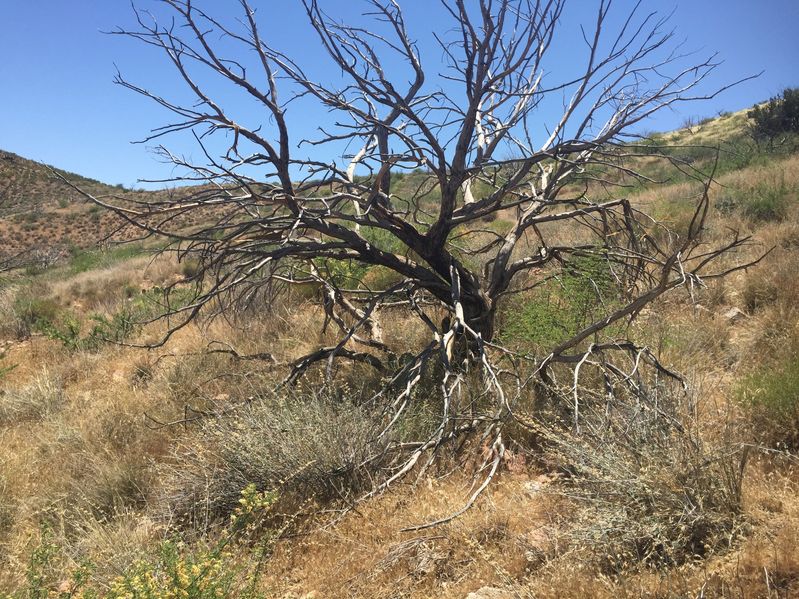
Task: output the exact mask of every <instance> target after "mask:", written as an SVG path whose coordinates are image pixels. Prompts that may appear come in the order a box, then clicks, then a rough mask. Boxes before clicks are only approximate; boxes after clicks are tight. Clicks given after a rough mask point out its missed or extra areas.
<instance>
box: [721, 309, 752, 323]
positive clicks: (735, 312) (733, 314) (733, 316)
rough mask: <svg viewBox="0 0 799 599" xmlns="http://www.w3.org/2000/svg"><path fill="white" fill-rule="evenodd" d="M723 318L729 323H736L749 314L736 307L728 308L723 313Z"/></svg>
mask: <svg viewBox="0 0 799 599" xmlns="http://www.w3.org/2000/svg"><path fill="white" fill-rule="evenodd" d="M724 318H726V319H727V320H729V321H730V322H731V323H736V322H738V321H740V320H743V319H745V318H749V315H748V314H747V313H746V312H744V311H743V310H739V309H738V308H730V309H729V310H727V311H726V312H725V313H724Z"/></svg>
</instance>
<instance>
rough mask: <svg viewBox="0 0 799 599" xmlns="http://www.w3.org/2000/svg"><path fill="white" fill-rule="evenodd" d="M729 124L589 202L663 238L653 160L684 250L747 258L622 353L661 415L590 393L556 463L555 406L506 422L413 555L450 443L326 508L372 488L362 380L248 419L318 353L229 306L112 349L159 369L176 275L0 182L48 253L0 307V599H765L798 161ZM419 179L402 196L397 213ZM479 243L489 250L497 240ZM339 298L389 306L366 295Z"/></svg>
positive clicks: (763, 133) (12, 215) (286, 330)
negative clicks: (411, 472) (641, 213)
mask: <svg viewBox="0 0 799 599" xmlns="http://www.w3.org/2000/svg"><path fill="white" fill-rule="evenodd" d="M760 110H766V109H760ZM758 115H762V112H758V111H755V112H754V113H753V114H749V112H748V111H743V112H740V113H735V114H726V115H722V116H719V117H718V118H713V119H708V120H705V121H701V122H694V121H690V122H687V123H686V125H687V126H686V128H684V129H681V130H679V131H675V132H672V133H665V134H652V135H649V136H647V137H645V138H643V139H641V140H639V141H637V142H636V143H635V146H636V147H639V148H640V149H641V151H640V152H638V154H640V156H638V157H636V158H634V160H636V161H637V163H636V165H635V166H636V170H638V171H641V172H645V173H646V174H647V176H648V178H649V179H650V181H649V182H642V180H641V179H640V178H636V179H632V178H631V179H630V181H624V180H618V181H615V183H619V184H626V185H627V187H626V188H617V187H616V188H613V193H619V192H620V189H621V192H622V193H628V194H629V197H630V199H631V200H632V202H633V204H634V205H635V206H637V207H642V208H645V211H646V212H647V213H649V214H653V215H656V216H658V217H659V219H660V220H661V221H662V222H665V223H667V224H669V225H670V226H671V228H672V229H674V231H676V232H677V233H680V232H684V231H685V230H686V229H687V228H688V227H689V226H690V221H691V217H692V214H693V209H694V204H695V202H694V200H695V198H696V197H697V196H698V195H701V193H702V186H701V184H700V183H698V182H697V181H696V180H695V179H693V178H691V177H688V176H687V175H686V176H685V177H682V176H680V175H679V173H678V174H676V175H675V174H667V173H666V172H660V171H658V170H657V166H656V164H655V163H654V161H652V162H651V163H650V161H649V159H648V158H647V156H646V149H647V147H650V146H654V145H658V146H663V144H667V149H666V151H667V152H669V153H670V154H671V155H672V156H673V157H674V158H675V160H676V161H678V163H679V164H682V165H686V167H688V166H690V168H691V169H697V170H699V171H707V172H710V171H712V170H714V172H715V182H714V183H713V184H712V185H711V187H710V199H711V215H710V217H709V219H708V230H707V231H706V233H705V235H706V236H707V238H708V239H709V240H711V241H718V242H722V241H723V240H725V239H728V233H729V231H730V230H735V231H739V232H740V234H741V235H752V238H753V241H754V242H755V243H753V244H751V245H749V246H747V247H746V248H744V249H743V250H741V251H740V252H739V253H737V254H736V255H731V256H729V257H728V258H726V259H727V260H728V261H729V266H732V265H733V264H735V263H738V262H754V261H757V260H758V259H759V258H761V257H762V259H761V260H760V261H759V262H758V263H757V264H755V265H754V266H752V267H750V268H748V269H746V270H740V271H736V272H734V273H733V274H732V275H730V276H728V277H726V278H724V279H721V280H718V281H712V282H710V283H709V284H708V285H707V286H705V287H702V286H700V285H695V286H689V288H688V289H687V290H686V292H685V293H676V294H672V295H668V296H664V298H662V299H659V300H658V301H657V302H656V303H655V304H653V305H650V306H649V307H647V308H646V309H645V310H644V311H643V312H642V313H641V314H640V315H639V316H638V318H637V319H636V320H635V321H634V323H633V324H632V325H631V327H632V330H631V331H630V334H631V336H632V337H633V338H634V339H635V340H636V341H637V342H638V343H640V344H641V345H642V346H646V347H647V348H649V349H650V350H651V352H652V354H653V355H654V356H656V357H657V359H658V361H659V363H660V364H662V365H663V366H664V367H665V368H666V369H668V370H671V371H675V372H680V373H682V374H683V375H684V378H685V381H686V382H687V390H686V389H683V388H682V387H681V386H680V385H678V384H674V383H669V382H667V381H665V380H663V381H659V382H658V383H657V384H654V385H653V386H652V387H651V388H641V389H640V390H639V392H640V397H639V399H640V401H639V402H638V403H637V404H636V403H633V404H631V405H633V406H634V407H633V408H630V407H629V406H627V407H625V408H624V410H625V411H624V412H622V411H621V408H618V407H617V406H614V405H611V404H610V402H607V403H606V402H605V401H604V399H603V397H604V395H603V380H601V378H599V377H597V380H596V381H595V389H596V392H595V396H592V397H581V398H580V402H581V405H583V406H584V408H583V409H584V410H585V413H584V414H583V416H582V417H583V420H582V423H583V424H582V427H583V428H582V432H581V434H579V435H578V434H575V433H574V432H573V431H572V429H571V423H570V422H566V423H564V422H563V421H564V420H567V419H568V418H570V412H569V409H570V406H567V408H568V409H567V408H564V407H563V406H560V405H558V404H556V403H553V402H552V401H551V398H548V397H547V396H546V395H545V394H543V393H542V394H536V395H531V397H530V398H529V406H527V412H526V414H529V415H531V419H534V420H535V423H534V424H532V423H531V426H530V427H524V426H519V427H518V429H517V430H512V431H509V433H508V434H509V436H510V437H511V438H510V439H509V440H508V441H507V446H508V450H507V451H506V452H505V454H504V457H503V461H502V464H501V467H500V472H499V475H498V477H497V478H496V480H495V481H494V482H493V483H492V484H491V486H490V487H489V488H488V489H487V490H486V492H485V493H484V495H483V496H482V497H481V498H480V499H479V501H478V502H477V503H476V504H475V505H474V506H473V507H472V508H471V509H470V510H468V511H467V512H466V513H464V514H463V515H462V516H461V517H459V518H456V519H455V520H453V521H452V522H449V523H447V524H443V525H440V526H437V527H433V528H430V529H424V530H408V528H411V529H412V528H413V527H414V526H415V525H419V524H424V523H427V522H430V521H431V520H435V519H436V518H440V517H443V516H446V515H448V514H449V513H451V512H452V511H453V509H456V508H457V507H459V506H461V505H463V503H464V501H465V500H466V498H468V497H469V495H470V494H471V493H472V492H473V490H474V489H473V487H474V485H475V481H476V480H479V478H478V477H477V474H478V473H476V472H475V470H476V469H477V468H479V466H480V460H479V456H480V451H481V448H480V447H479V443H480V440H479V439H477V440H473V441H470V442H471V443H474V444H477V447H470V448H469V451H465V450H464V448H463V447H455V446H453V447H447V448H445V452H446V455H445V459H443V460H441V461H440V462H438V463H436V464H435V465H433V466H431V467H429V468H426V467H423V466H424V464H423V463H422V462H420V463H419V464H418V477H417V478H413V477H412V478H410V479H406V480H405V481H404V482H403V483H402V484H398V485H396V486H393V487H391V488H390V489H388V490H387V491H385V492H383V493H381V494H378V495H376V496H374V497H371V498H369V499H367V500H365V501H361V502H358V503H357V504H356V503H354V501H355V500H356V499H359V498H361V497H362V496H363V494H364V493H365V492H367V491H368V490H369V489H370V488H372V486H373V484H374V481H375V480H380V477H381V466H383V465H381V464H375V463H374V462H370V461H369V458H370V456H372V455H374V454H375V453H379V449H380V448H379V447H377V446H376V445H375V444H376V443H377V441H376V438H378V435H376V434H375V432H376V431H377V430H378V429H379V427H380V426H381V420H380V417H379V414H375V413H374V412H373V411H372V410H370V409H369V407H368V406H367V404H366V403H365V402H364V401H363V400H364V399H365V397H366V396H367V394H368V392H369V379H370V377H371V376H372V375H371V374H370V371H369V370H368V369H367V368H366V367H365V366H364V367H361V365H357V364H356V365H353V366H351V367H349V369H348V370H344V372H343V373H342V375H341V378H342V380H341V383H340V385H339V386H338V387H337V389H338V392H337V393H331V392H324V393H321V392H319V391H318V388H317V386H316V385H314V384H313V383H314V381H313V380H309V378H311V377H307V378H306V379H302V380H300V382H299V384H297V385H294V386H284V387H281V388H279V389H278V390H277V391H275V384H276V383H277V382H278V381H279V380H280V379H279V374H278V373H277V368H276V365H278V364H290V363H291V361H292V360H294V359H296V358H297V357H299V356H302V355H304V354H306V353H307V352H308V351H310V350H312V349H313V348H314V347H316V346H317V345H318V344H319V343H320V342H322V343H323V342H325V341H326V340H327V342H333V341H334V340H335V337H334V335H333V332H331V331H327V332H323V333H321V338H317V333H316V331H318V330H323V329H321V327H320V326H319V325H320V324H321V323H322V322H323V321H324V320H325V312H324V310H323V308H322V306H321V302H320V298H319V293H318V291H319V290H318V289H316V288H314V287H313V286H309V287H308V288H307V289H300V290H297V291H294V292H292V293H291V294H290V295H287V296H286V295H284V296H281V297H280V298H279V299H277V300H275V299H273V298H271V297H268V296H259V297H256V298H251V301H250V302H248V303H247V304H246V305H242V306H240V308H239V309H238V310H237V311H235V313H233V314H228V315H227V317H225V318H215V319H211V318H206V319H199V320H197V321H195V322H193V323H192V324H190V325H189V326H186V327H183V328H181V329H180V330H179V331H177V333H176V334H175V335H174V336H173V337H172V338H171V339H170V340H169V341H168V343H166V344H165V345H157V346H155V347H152V348H149V349H143V348H140V347H134V346H136V345H139V346H145V345H148V344H153V343H156V342H158V341H159V340H160V338H161V335H162V333H163V331H164V330H165V328H166V327H168V326H169V323H168V322H164V321H162V320H157V319H156V317H157V316H158V315H159V314H162V313H163V312H164V311H165V310H166V308H167V307H171V308H175V307H179V306H180V305H181V304H180V302H181V301H184V302H187V301H189V300H190V298H191V288H192V285H194V281H193V276H194V274H195V273H196V268H197V265H196V264H194V263H193V262H192V261H191V260H180V261H179V260H178V257H177V256H176V255H174V254H170V253H166V254H158V253H156V251H155V250H157V247H156V246H155V245H154V242H153V241H147V242H146V243H142V242H133V243H128V244H124V245H112V246H110V247H106V246H105V245H104V246H103V247H91V246H92V245H93V244H96V243H97V242H99V241H101V240H103V239H105V238H106V237H107V236H108V233H109V232H110V231H111V230H113V229H114V227H113V226H112V225H111V221H110V220H108V219H112V218H114V217H112V216H111V215H110V214H106V213H105V212H103V211H101V210H99V209H97V208H95V207H92V206H91V205H90V204H81V203H78V202H77V197H76V196H75V194H74V193H73V192H71V191H69V188H66V187H64V186H63V184H62V183H60V182H58V181H57V180H56V179H54V178H53V177H52V176H51V174H50V172H49V171H47V170H46V169H45V168H44V167H42V166H41V165H37V164H36V163H32V162H30V161H26V160H24V159H22V158H20V157H16V156H12V155H5V156H6V157H5V158H4V159H3V160H0V169H2V170H0V189H2V193H3V196H4V200H5V202H4V203H3V208H2V210H3V212H2V214H1V216H2V220H0V231H2V235H3V238H4V239H5V240H10V241H8V242H7V243H8V244H14V243H16V244H17V245H14V246H13V247H14V249H15V250H19V251H23V250H26V249H30V248H33V247H37V246H38V247H49V244H50V240H53V239H57V240H59V241H58V242H59V243H63V244H64V247H66V248H67V251H65V252H64V253H62V254H60V255H59V256H58V257H57V258H56V259H54V260H52V261H49V262H47V263H46V264H40V263H27V264H22V265H21V266H20V267H19V268H15V269H12V270H10V271H8V272H5V273H3V274H2V280H1V281H0V341H2V343H3V348H4V350H3V354H2V360H1V361H0V367H1V368H2V369H1V370H0V373H2V375H1V376H2V381H1V382H0V384H1V385H2V392H1V394H0V596H2V594H3V593H6V594H8V595H9V596H10V597H14V598H16V597H46V596H62V597H90V596H112V597H239V596H265V597H387V598H388V597H458V598H460V597H465V596H467V594H468V593H470V592H476V591H478V590H480V589H482V593H483V594H478V595H474V596H478V597H505V596H507V597H686V596H692V597H694V596H705V597H742V596H743V597H756V596H764V597H790V596H795V595H796V594H797V593H799V498H797V490H799V489H798V487H799V478H797V477H798V476H799V472H797V466H799V464H797V458H798V456H799V454H797V449H799V433H798V432H797V431H799V153H797V148H798V147H799V146H798V145H797V139H796V137H795V132H791V131H789V130H785V128H781V129H780V130H779V131H778V132H776V133H775V132H774V131H773V130H772V129H769V128H767V127H766V128H759V124H760V123H761V119H762V118H763V117H759V116H758ZM772 121H773V119H771V120H769V121H768V122H772ZM715 148H719V150H720V151H717V150H716V149H715ZM0 158H2V157H0ZM632 159H633V158H631V160H632ZM692 172H693V171H692ZM424 180H425V177H424V175H423V174H422V173H407V174H404V175H403V176H402V181H401V185H403V186H408V188H409V189H412V188H414V186H416V187H418V185H420V184H422V182H423V181H424ZM76 184H78V185H79V186H82V187H88V188H89V191H90V192H91V193H93V194H116V195H121V196H122V197H123V198H125V199H129V198H128V196H129V195H139V196H141V195H147V193H148V192H130V191H123V190H114V189H112V188H108V187H107V186H102V184H99V183H96V182H91V181H86V180H79V181H76ZM93 186H94V187H93ZM95 187H96V189H95ZM164 193H165V192H164ZM435 194H436V190H435V189H431V190H430V192H429V194H425V197H426V198H427V199H428V201H435ZM154 197H155V196H154ZM30 215H36V216H35V218H34V217H32V216H30ZM42 215H43V216H42ZM190 225H191V223H187V226H190ZM26 227H29V228H26ZM486 227H489V228H495V229H496V230H500V229H501V228H502V227H503V221H502V218H501V216H500V218H498V219H496V220H494V221H492V222H490V223H486ZM562 234H563V235H564V236H568V235H569V234H570V231H568V230H564V231H562ZM653 234H662V235H664V236H666V233H663V232H655V233H653ZM14 240H17V241H14ZM90 241H91V242H93V243H89V242H90ZM669 242H670V240H669V238H668V236H666V237H665V238H664V239H663V243H669ZM376 243H379V240H377V241H376ZM9 247H11V245H9ZM351 275H352V273H341V274H340V276H341V277H348V276H351ZM358 276H359V279H361V280H364V281H368V282H369V284H370V285H372V286H375V287H378V288H385V287H387V286H388V285H390V284H391V282H392V281H391V280H390V278H389V277H388V274H387V273H386V272H384V271H382V270H381V269H380V267H373V269H372V270H370V271H369V272H366V273H358ZM612 284H613V282H612V281H611V280H610V279H609V278H608V275H607V272H606V271H603V269H602V267H601V264H583V265H581V268H580V269H578V270H575V271H574V272H573V273H570V272H568V271H566V272H564V273H562V274H561V275H559V277H558V278H557V279H556V280H555V282H554V283H553V284H552V285H550V286H544V287H537V288H535V289H531V290H529V291H528V292H525V293H523V294H521V295H517V296H516V297H515V298H514V300H513V301H512V302H508V303H506V304H505V305H503V308H502V313H501V314H500V316H499V319H498V320H499V331H498V333H497V335H498V337H499V338H501V339H502V340H503V342H504V343H505V344H507V345H508V346H510V347H513V348H515V349H516V350H517V351H519V352H525V351H535V349H536V348H538V347H547V346H549V345H551V344H552V343H553V342H557V340H558V339H560V338H562V337H563V336H564V335H567V334H568V333H569V332H570V331H572V330H574V329H575V328H577V327H578V326H580V324H581V323H583V322H585V321H586V320H587V319H588V318H589V316H590V314H591V313H592V311H593V310H595V309H596V307H597V305H599V304H601V303H602V302H604V301H606V299H607V297H608V295H609V294H606V293H605V286H608V287H610V286H612ZM167 289H169V290H170V291H171V292H170V293H169V294H165V290H167ZM167 302H169V306H167ZM386 310H387V313H386V314H383V315H382V318H381V323H382V326H383V328H384V331H383V338H384V341H385V342H386V343H387V344H390V345H392V346H407V347H416V346H419V345H423V344H424V343H425V340H426V338H427V336H428V334H429V332H428V331H427V330H426V329H425V328H424V327H423V326H422V325H421V324H420V323H419V321H418V320H417V319H413V318H410V317H407V316H406V315H404V313H403V312H402V311H399V310H398V311H397V312H396V313H388V310H389V309H386ZM325 336H327V337H325ZM328 338H329V340H328ZM323 374H324V373H321V374H320V375H319V376H323ZM428 391H429V390H428ZM434 397H435V395H434V393H432V392H430V393H429V397H428V396H425V389H424V388H422V390H421V391H420V394H419V396H418V397H417V399H418V401H417V402H416V403H415V407H414V408H413V409H412V410H409V411H407V412H406V413H405V415H404V416H403V421H402V423H401V426H400V427H399V428H398V429H397V432H396V433H395V435H396V436H395V438H392V439H391V442H396V443H410V442H412V441H413V439H415V437H416V435H417V433H418V432H419V431H425V430H427V429H429V428H430V427H434V426H436V422H435V421H433V420H432V418H431V414H433V413H434V411H433V410H432V409H431V407H430V405H429V404H431V403H432V402H434V401H437V399H433V398H434ZM575 401H576V400H575ZM428 402H429V403H428ZM482 449H483V450H484V451H487V450H488V448H482ZM475 450H476V451H475ZM475 456H476V457H475ZM365 463H368V464H369V465H370V466H369V468H366V467H364V466H363V465H364V464H365ZM488 588H491V589H494V590H493V591H490V590H488ZM491 593H493V594H491Z"/></svg>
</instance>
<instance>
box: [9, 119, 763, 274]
mask: <svg viewBox="0 0 799 599" xmlns="http://www.w3.org/2000/svg"><path fill="white" fill-rule="evenodd" d="M746 112H747V111H745V110H744V111H740V112H736V113H732V114H724V115H721V116H719V117H717V118H712V119H704V120H703V121H701V122H696V123H688V124H689V126H687V127H685V128H683V129H680V130H677V131H674V132H669V133H654V134H652V135H650V136H649V137H648V138H646V139H644V140H643V142H642V143H644V144H646V143H651V144H654V145H661V144H666V145H668V146H671V149H670V150H667V152H668V153H670V154H672V155H674V156H675V157H677V158H680V159H688V160H690V162H692V163H694V166H696V167H702V166H711V165H712V163H713V159H714V156H715V153H714V152H713V151H712V150H711V149H710V148H709V147H704V148H701V147H698V146H715V145H719V144H721V145H725V144H726V146H727V147H726V149H724V150H723V152H722V165H721V169H720V170H721V171H725V170H730V169H734V168H739V167H741V166H743V165H742V164H739V163H738V155H739V152H738V151H737V149H736V148H735V143H736V142H738V141H740V140H741V139H743V138H744V137H745V133H746V126H747V121H748V119H747V116H746ZM692 146H694V147H693V148H692ZM634 166H635V167H637V168H639V169H640V170H641V171H643V172H646V173H647V174H649V175H652V176H653V177H654V178H655V179H657V178H658V176H659V175H660V174H661V173H660V172H659V170H658V169H659V165H658V164H657V163H655V162H652V161H651V160H648V159H646V158H642V159H638V160H636V161H635V165H634ZM53 171H56V172H58V173H59V174H60V175H62V176H64V177H65V178H67V179H68V180H70V181H72V182H73V183H74V184H75V185H76V186H78V187H80V188H81V189H83V190H85V191H86V192H88V193H90V194H92V195H96V196H114V197H115V198H116V200H117V201H116V202H115V203H119V201H120V200H122V201H124V200H134V199H135V200H138V201H142V200H144V201H157V200H159V199H165V197H166V194H167V193H169V192H167V191H142V190H128V189H125V188H123V187H122V186H113V185H108V184H105V183H102V182H100V181H97V180H95V179H89V178H86V177H83V176H81V175H78V174H75V173H70V172H66V171H62V170H60V169H57V168H55V167H50V166H47V165H45V164H41V163H39V162H35V161H33V160H29V159H27V158H24V157H21V156H18V155H16V154H13V153H11V152H6V151H3V150H0V260H1V259H2V258H3V257H8V256H11V255H16V254H19V253H20V252H30V251H41V250H46V251H48V252H52V251H54V250H63V249H69V248H89V247H92V246H95V245H97V244H98V243H100V242H102V241H103V240H106V239H107V238H109V236H112V239H114V240H117V241H120V240H125V239H131V238H133V237H134V236H136V235H137V234H138V232H137V231H136V230H134V229H133V228H132V227H130V226H127V227H126V226H124V225H125V223H124V222H123V221H122V220H121V219H120V218H119V217H118V216H116V215H114V214H112V213H110V212H107V211H105V210H103V209H101V208H100V207H99V206H96V205H94V204H92V203H91V202H88V201H86V200H85V199H84V198H83V197H82V196H81V195H80V194H79V193H78V192H76V191H75V190H73V189H70V188H69V187H68V186H67V185H65V184H64V183H63V182H62V181H60V180H59V179H58V178H57V177H56V176H55V175H54V174H53ZM617 176H621V177H622V178H624V176H623V175H614V177H617ZM393 183H394V189H395V192H396V193H397V194H398V195H400V196H406V197H407V196H413V195H417V194H420V195H421V196H422V201H423V202H424V203H426V204H434V203H435V202H436V201H437V198H438V197H439V194H438V191H437V189H435V187H436V186H435V184H434V183H433V181H432V179H431V177H430V176H429V174H426V173H421V172H414V173H397V175H396V177H395V179H394V182H393ZM197 189H200V188H196V187H195V188H183V192H185V193H188V192H191V191H193V190H197ZM474 192H475V193H476V194H479V193H480V192H481V184H480V183H479V182H478V183H476V184H475V187H474ZM428 207H429V206H428ZM207 216H208V215H207V214H203V213H200V212H193V213H192V214H189V215H186V216H185V217H181V220H185V221H186V223H185V224H187V225H189V226H192V225H197V224H199V223H200V222H201V221H202V220H204V219H205V218H207Z"/></svg>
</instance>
